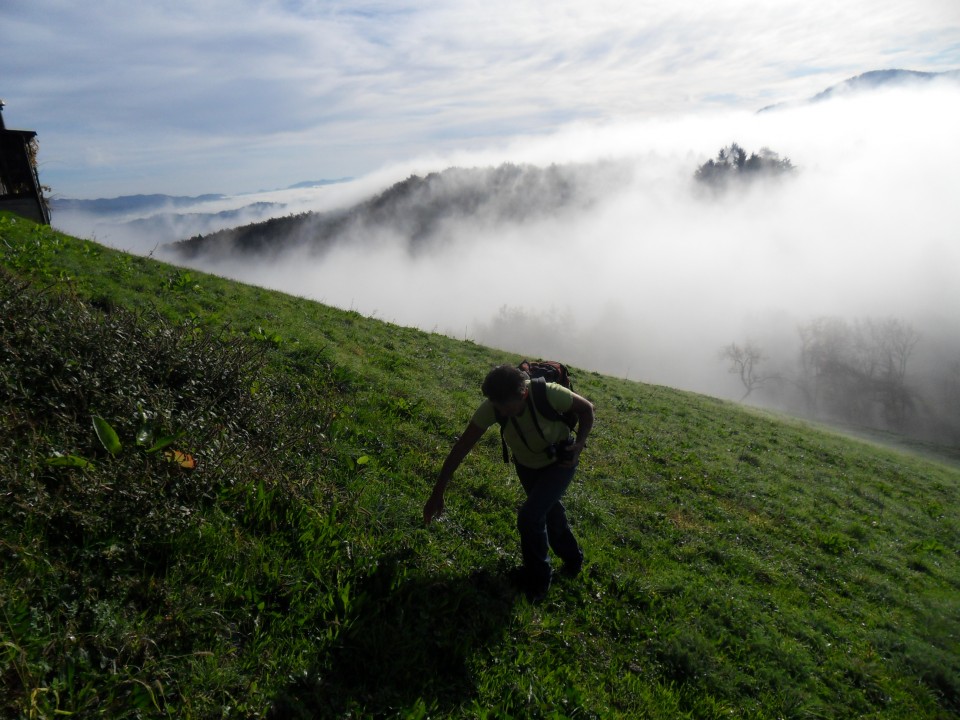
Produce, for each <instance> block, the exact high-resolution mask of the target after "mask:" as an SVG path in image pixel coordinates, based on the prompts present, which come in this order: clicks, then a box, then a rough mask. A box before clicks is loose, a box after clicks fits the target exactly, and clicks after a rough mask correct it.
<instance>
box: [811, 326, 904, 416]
mask: <svg viewBox="0 0 960 720" xmlns="http://www.w3.org/2000/svg"><path fill="white" fill-rule="evenodd" d="M800 338H801V344H802V347H801V351H800V365H801V373H802V380H801V387H802V388H803V389H804V392H805V396H806V398H807V400H808V402H809V403H810V408H809V410H810V411H811V413H812V414H813V415H821V414H826V415H827V416H829V417H836V418H839V419H843V420H846V421H849V422H855V423H858V424H868V423H873V422H877V421H880V422H882V423H883V424H884V425H886V426H887V427H889V428H891V429H901V428H902V427H903V425H904V423H905V421H906V419H907V415H908V414H909V412H910V411H911V410H912V408H913V406H914V401H915V397H914V393H913V392H912V391H911V390H910V388H909V387H908V385H907V364H908V361H909V359H910V356H911V355H912V353H913V349H914V347H915V346H916V344H917V342H918V341H919V339H920V336H919V334H918V333H917V332H916V331H915V330H914V329H913V328H912V327H911V326H910V325H908V324H906V323H904V322H902V321H900V320H897V319H894V318H889V319H886V320H882V321H876V320H871V319H867V320H858V321H856V322H854V323H852V324H851V323H848V322H846V321H845V320H841V319H839V318H817V319H816V320H814V321H812V322H810V323H808V324H807V325H804V326H802V327H801V328H800Z"/></svg>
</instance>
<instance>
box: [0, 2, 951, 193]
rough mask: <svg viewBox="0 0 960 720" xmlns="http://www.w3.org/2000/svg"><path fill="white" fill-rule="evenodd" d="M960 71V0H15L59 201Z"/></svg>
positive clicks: (362, 169)
mask: <svg viewBox="0 0 960 720" xmlns="http://www.w3.org/2000/svg"><path fill="white" fill-rule="evenodd" d="M893 67H896V68H907V69H912V70H923V71H931V72H938V71H943V70H951V69H957V68H960V3H958V2H956V0H914V2H909V3H907V2H904V1H903V0H897V1H896V2H891V1H890V0H775V1H774V0H756V1H746V0H715V1H713V2H710V3H705V2H703V1H702V0H646V1H644V0H640V1H634V2H619V1H617V2H615V1H613V0H593V1H592V2H590V3H585V2H583V0H574V1H570V2H567V1H566V0H556V1H555V2H550V3H544V2H540V1H536V2H533V1H528V0H485V1H484V2H476V1H475V0H450V1H447V2H440V1H439V0H416V2H410V3H408V2H402V1H400V2H365V1H363V0H360V1H357V2H340V1H338V0H332V1H323V2H312V1H311V0H301V1H295V0H287V1H286V2H269V1H257V0H203V2H179V1H167V2H153V3H138V2H129V1H128V0H89V1H88V2H82V3H78V2H76V0H4V2H3V4H2V6H0V97H2V98H3V99H4V100H5V101H6V103H7V107H6V110H5V112H4V117H5V120H6V123H7V126H8V127H12V128H21V129H32V130H36V131H37V132H38V134H39V140H40V160H41V167H40V172H41V180H42V181H43V182H44V183H45V184H47V185H49V186H51V187H52V189H53V194H54V197H56V196H60V197H112V196H116V195H126V194H134V193H155V192H156V193H167V194H201V193H211V192H223V193H240V192H252V191H256V190H259V189H265V188H277V187H284V186H287V185H290V184H293V183H295V182H298V181H302V180H315V179H321V178H337V177H345V176H353V177H358V176H363V175H366V174H369V173H372V172H375V171H378V170H380V169H382V168H386V167H389V166H391V165H395V164H404V163H409V162H411V160H413V159H415V158H418V157H426V156H430V157H442V156H444V155H446V154H451V155H452V154H454V153H457V152H466V151H483V150H490V149H495V148H498V147H508V146H515V144H516V142H517V140H516V139H517V138H522V137H528V136H537V137H543V136H550V135H553V134H558V133H559V134H562V133H563V131H564V129H565V128H566V127H568V126H570V125H571V124H578V125H580V126H582V125H585V124H586V125H590V124H595V125H597V126H598V127H600V126H603V125H604V124H605V123H621V122H625V121H628V120H630V119H644V118H670V117H677V118H680V117H683V116H687V115H690V114H697V115H702V114H704V113H710V112H717V111H720V110H743V111H753V110H756V109H758V108H760V107H763V106H766V105H769V104H771V103H774V102H780V101H788V100H796V99H801V98H804V97H809V96H811V95H813V94H815V93H816V92H819V91H820V90H823V89H824V88H826V87H827V86H829V85H832V84H834V83H836V82H839V81H842V80H844V79H846V78H848V77H851V76H853V75H857V74H859V73H861V72H865V71H868V70H875V69H883V68H893Z"/></svg>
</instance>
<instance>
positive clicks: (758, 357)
mask: <svg viewBox="0 0 960 720" xmlns="http://www.w3.org/2000/svg"><path fill="white" fill-rule="evenodd" d="M720 356H721V358H723V359H725V360H727V361H729V363H730V368H729V372H730V373H732V374H734V375H738V376H739V377H740V382H741V383H743V388H744V391H745V392H744V393H743V396H742V397H741V398H740V402H743V401H744V400H746V399H747V398H748V397H749V396H750V394H751V393H752V392H753V391H754V390H757V389H758V388H760V387H762V386H763V385H764V383H766V382H767V381H768V380H772V379H773V378H774V376H772V375H764V374H762V373H760V371H759V365H760V363H761V362H762V361H763V360H764V356H763V353H762V352H761V350H760V348H758V347H757V346H755V345H754V344H753V343H751V342H749V341H748V342H747V343H746V344H745V345H743V346H740V345H737V343H730V344H729V345H727V346H726V347H725V348H724V349H723V350H721V351H720Z"/></svg>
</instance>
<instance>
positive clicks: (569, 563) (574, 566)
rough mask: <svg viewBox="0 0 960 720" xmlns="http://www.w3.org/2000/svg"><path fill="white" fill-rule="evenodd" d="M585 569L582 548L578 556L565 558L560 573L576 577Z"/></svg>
mask: <svg viewBox="0 0 960 720" xmlns="http://www.w3.org/2000/svg"><path fill="white" fill-rule="evenodd" d="M581 570H583V551H582V550H581V551H580V553H579V554H578V555H577V557H575V558H573V559H571V560H564V561H563V567H562V568H560V574H561V575H563V576H564V577H568V578H575V577H576V576H577V575H579V574H580V571H581Z"/></svg>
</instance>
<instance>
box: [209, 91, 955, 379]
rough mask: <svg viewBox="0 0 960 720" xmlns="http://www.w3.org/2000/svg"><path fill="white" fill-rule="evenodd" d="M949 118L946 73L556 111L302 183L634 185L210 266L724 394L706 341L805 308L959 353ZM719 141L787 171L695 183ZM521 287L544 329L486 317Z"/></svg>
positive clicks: (517, 346) (714, 345)
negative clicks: (727, 101) (429, 235)
mask: <svg viewBox="0 0 960 720" xmlns="http://www.w3.org/2000/svg"><path fill="white" fill-rule="evenodd" d="M958 117H960V93H958V92H957V90H956V88H955V87H951V88H946V87H945V88H936V87H929V88H926V89H925V90H922V91H921V90H897V91H889V92H883V93H877V94H874V95H872V96H869V97H859V98H850V99H844V100H836V101H832V102H830V103H823V104H817V105H811V106H805V107H800V108H794V109H790V110H783V111H779V112H771V113H764V114H760V115H756V114H747V113H729V112H728V113H716V114H712V115H703V116H692V115H691V116H686V117H682V118H676V119H675V120H674V121H672V122H668V121H666V120H663V119H650V120H644V121H635V122H630V123H619V124H615V123H605V124H601V125H592V126H590V125H580V126H576V127H569V128H566V129H564V130H562V131H561V132H558V133H556V134H554V135H552V136H537V137H534V138H529V139H527V140H526V141H519V140H518V141H515V142H512V143H507V144H505V145H504V146H503V147H502V148H500V149H499V150H498V151H496V152H494V151H486V152H483V153H478V154H475V155H470V154H467V153H460V154H458V155H456V156H454V157H433V158H431V159H425V160H423V161H421V162H420V163H419V166H418V163H413V164H412V165H411V166H402V167H401V166H398V167H397V168H395V169H394V171H392V172H393V175H391V174H390V173H385V174H383V175H380V176H378V177H377V178H375V179H367V180H364V181H358V182H357V183H353V184H349V185H345V186H342V187H339V186H338V188H337V190H336V192H337V193H339V194H337V195H333V194H328V195H326V196H323V197H322V198H321V196H320V195H317V194H314V195H310V196H304V197H303V199H304V200H305V201H307V202H315V203H317V205H316V206H317V207H319V206H321V205H323V204H324V203H326V204H325V205H324V206H325V207H333V206H335V205H336V204H337V203H348V202H352V201H354V200H356V199H357V198H358V197H359V196H360V195H362V193H363V191H364V190H365V189H368V190H370V191H372V189H373V187H383V186H385V185H386V184H388V183H389V182H390V181H392V180H396V179H400V178H401V177H403V176H404V175H405V173H406V172H407V171H409V170H412V169H414V170H416V171H418V172H421V173H423V172H427V171H429V170H436V169H443V168H444V167H447V166H448V165H451V164H457V165H461V166H485V165H492V164H497V163H499V162H505V161H512V162H529V163H535V164H542V165H545V164H549V163H554V162H556V163H562V162H581V163H583V162H591V161H594V160H598V159H608V160H609V159H612V160H617V161H623V162H626V163H628V164H629V165H630V167H631V168H632V170H633V175H632V177H633V181H632V183H629V184H627V185H625V186H623V187H622V188H621V189H620V191H619V192H617V193H613V194H610V195H609V196H608V197H607V199H606V200H605V201H604V202H602V203H600V204H599V205H598V206H597V207H595V208H593V209H592V210H590V211H583V212H581V213H579V214H577V215H575V216H569V215H567V216H565V217H563V218H555V219H546V220H541V221H537V222H528V223H525V224H522V225H512V226H500V227H497V228H495V229H494V230H490V229H489V227H486V228H485V227H481V226H476V225H473V224H471V223H470V222H469V221H468V220H464V221H462V222H460V223H459V224H457V225H455V226H454V228H453V230H452V231H451V234H452V237H453V238H454V240H453V241H452V242H451V243H450V244H449V245H448V246H446V247H445V248H444V249H443V250H442V251H441V252H438V253H436V254H428V255H420V256H417V257H415V258H414V257H411V256H409V255H408V254H407V253H406V252H405V250H403V249H402V247H400V246H399V245H398V244H397V243H394V242H392V240H391V239H390V238H384V239H382V242H381V243H380V244H379V245H378V246H376V247H371V246H369V245H365V244H354V245H349V246H343V247H341V248H339V249H337V250H336V251H335V252H333V253H332V254H331V255H329V256H327V257H324V258H323V259H310V258H307V257H299V256H298V257H296V258H293V259H290V260H289V261H284V262H280V263H278V264H276V265H273V266H271V265H264V264H262V263H257V264H256V265H253V264H249V263H237V264H232V265H225V264H222V263H219V262H218V263H217V264H215V265H206V266H205V267H206V268H207V269H210V270H213V271H214V272H217V273H218V274H225V275H228V276H231V277H237V278H240V279H243V280H246V281H249V282H254V283H257V284H262V285H266V286H269V287H275V288H279V289H282V290H285V291H287V292H290V293H294V294H298V295H303V296H306V297H311V298H314V299H317V300H319V301H322V302H325V303H328V304H332V305H337V306H340V307H344V308H352V309H355V310H358V311H360V312H362V313H364V314H370V315H376V316H377V317H379V318H381V319H384V320H388V321H391V322H396V323H399V324H403V325H414V326H418V327H421V328H423V329H425V330H438V331H441V332H446V333H449V334H450V335H452V336H455V337H464V336H467V337H472V338H475V339H478V340H480V341H483V342H485V343H488V344H493V345H496V346H500V347H504V348H506V349H509V350H510V351H511V352H513V353H518V354H540V355H553V356H559V357H560V358H561V359H566V360H568V361H569V362H571V363H572V364H575V365H579V366H581V367H587V368H591V369H596V370H600V371H603V372H607V373H612V374H615V375H629V376H630V377H631V378H633V379H639V380H644V381H648V382H656V383H662V384H668V385H674V386H678V387H684V388H688V389H693V390H699V391H706V392H711V393H715V394H732V395H734V396H736V395H737V394H738V388H737V387H736V385H735V380H734V379H731V378H729V377H728V376H727V375H726V374H725V368H724V367H723V366H722V364H721V363H720V362H719V361H718V360H717V352H718V350H719V348H720V347H722V346H723V345H725V344H727V343H730V342H734V341H737V342H744V341H746V340H747V339H752V340H754V341H756V342H759V343H760V344H762V345H764V346H765V347H764V349H765V350H766V351H767V352H768V353H770V354H773V355H780V356H784V357H786V356H791V355H795V350H796V348H795V347H794V345H795V343H796V341H797V334H796V327H797V325H798V324H799V323H803V322H809V321H810V320H812V319H813V318H815V317H817V316H819V315H836V316H840V317H843V318H847V319H853V318H858V317H874V318H884V317H887V316H896V317H898V318H901V319H902V320H904V321H906V322H909V323H912V324H914V326H915V327H917V329H918V330H920V331H921V333H923V334H925V335H926V337H927V341H928V344H927V347H940V348H941V349H942V348H943V347H948V348H954V351H955V352H956V353H957V358H958V359H960V337H958V336H957V331H956V330H954V331H952V332H947V331H945V330H944V328H945V327H946V328H949V327H950V325H951V324H955V317H956V309H957V308H960V246H958V244H957V243H956V238H957V234H958V232H960V207H958V206H957V204H956V202H955V198H954V195H955V189H956V187H958V186H960V136H958V135H957V133H956V131H955V125H956V120H957V118H958ZM733 141H736V142H738V143H740V144H741V145H742V146H743V147H745V148H746V149H747V150H748V151H757V150H759V149H760V148H762V147H765V146H766V147H769V148H771V149H772V150H774V151H776V152H778V153H780V154H781V155H785V156H788V157H789V158H791V160H792V161H793V162H794V164H795V165H796V166H797V167H798V168H799V173H798V175H797V177H795V178H793V179H792V180H790V181H788V182H784V183H781V184H779V185H772V186H759V187H755V188H754V189H753V190H751V191H749V192H746V193H744V194H740V195H736V194H734V195H729V196H726V197H725V198H723V199H719V200H706V199H703V198H697V197H696V195H695V193H694V191H693V187H692V185H693V183H692V174H693V172H694V170H695V169H696V167H697V166H698V165H699V164H701V163H702V162H704V161H705V160H706V159H707V158H709V157H712V156H714V155H715V153H716V152H717V150H718V149H719V148H720V147H722V146H725V145H728V144H729V143H730V142H733ZM373 180H375V182H374V183H373V184H372V185H370V184H368V183H370V182H373ZM323 192H327V189H325V190H324V191H323ZM277 197H282V194H281V195H278V196H277ZM527 303H532V305H530V306H529V308H528V310H527V312H528V314H529V315H533V316H539V317H534V319H538V320H539V321H540V322H539V325H540V326H545V327H547V328H548V329H549V330H550V332H545V333H539V332H538V331H537V325H538V323H533V327H532V328H531V327H529V326H524V327H523V328H522V332H520V331H518V328H517V327H510V326H509V325H506V326H505V325H504V324H503V323H499V322H498V321H497V318H498V315H499V313H500V311H501V308H502V307H503V306H504V305H507V306H513V307H520V306H524V305H525V304H527ZM557 328H561V330H560V332H556V330H557ZM945 333H946V334H945ZM558 338H559V339H558ZM922 349H923V347H921V348H920V349H919V352H922ZM938 352H939V350H938ZM728 382H729V383H734V384H733V385H732V386H731V385H729V384H727V385H725V383H728Z"/></svg>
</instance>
